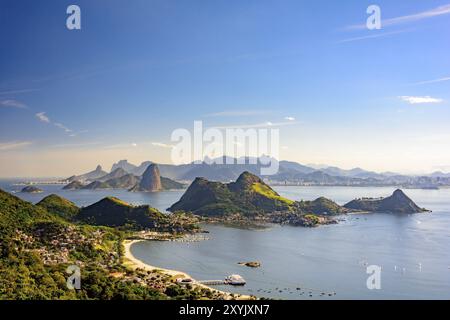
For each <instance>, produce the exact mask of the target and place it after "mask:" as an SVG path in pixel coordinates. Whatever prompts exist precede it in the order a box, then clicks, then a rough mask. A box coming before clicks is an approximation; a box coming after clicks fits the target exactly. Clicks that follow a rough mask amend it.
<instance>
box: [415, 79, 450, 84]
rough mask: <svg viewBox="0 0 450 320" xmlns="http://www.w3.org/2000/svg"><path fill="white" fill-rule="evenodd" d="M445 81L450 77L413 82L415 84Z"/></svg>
mask: <svg viewBox="0 0 450 320" xmlns="http://www.w3.org/2000/svg"><path fill="white" fill-rule="evenodd" d="M444 81H450V77H445V78H439V79H434V80H428V81H420V82H416V83H413V85H421V84H430V83H438V82H444Z"/></svg>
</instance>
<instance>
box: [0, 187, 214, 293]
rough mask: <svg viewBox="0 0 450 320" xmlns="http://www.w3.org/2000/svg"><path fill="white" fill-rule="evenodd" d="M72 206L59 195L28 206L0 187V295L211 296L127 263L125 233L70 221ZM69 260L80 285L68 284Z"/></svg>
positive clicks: (73, 209)
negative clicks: (76, 268)
mask: <svg viewBox="0 0 450 320" xmlns="http://www.w3.org/2000/svg"><path fill="white" fill-rule="evenodd" d="M111 201H114V203H115V204H116V205H118V206H128V204H126V203H123V202H121V201H120V200H118V199H111ZM76 209H77V208H76V206H75V205H74V204H73V203H71V202H70V201H68V200H66V199H63V198H61V197H58V196H49V197H47V198H45V199H43V200H42V201H41V202H40V203H39V205H33V204H31V203H29V202H26V201H23V200H21V199H19V198H17V197H15V196H13V195H11V194H8V193H6V192H4V191H2V190H0V274H1V276H0V300H3V299H181V298H184V299H189V298H192V299H199V298H208V297H211V298H214V297H215V295H216V294H215V293H213V292H212V291H210V290H206V289H201V288H193V287H183V286H181V285H179V284H177V283H174V281H173V279H171V278H170V276H167V275H164V274H160V273H158V272H153V271H152V272H150V271H143V270H131V269H129V268H127V267H126V266H125V265H124V264H123V259H124V258H123V246H122V241H123V239H124V237H126V236H127V233H126V232H125V231H119V230H116V229H112V228H109V227H101V226H91V225H87V224H80V223H74V222H71V221H70V220H73V219H74V218H75V217H76V215H75V214H76V211H77V210H76ZM139 210H144V209H139ZM154 214H155V215H158V213H154ZM70 265H77V266H79V267H80V269H81V289H80V290H71V289H68V288H67V283H66V281H67V277H68V276H69V274H68V273H66V268H67V267H68V266H70Z"/></svg>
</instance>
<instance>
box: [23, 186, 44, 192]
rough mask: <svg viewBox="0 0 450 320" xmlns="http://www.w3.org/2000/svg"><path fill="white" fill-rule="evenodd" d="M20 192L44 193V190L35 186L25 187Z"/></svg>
mask: <svg viewBox="0 0 450 320" xmlns="http://www.w3.org/2000/svg"><path fill="white" fill-rule="evenodd" d="M20 192H24V193H42V192H44V190H42V189H40V188H38V187H35V186H26V187H24V188H23V189H22V190H21V191H20Z"/></svg>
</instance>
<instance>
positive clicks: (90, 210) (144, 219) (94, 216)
mask: <svg viewBox="0 0 450 320" xmlns="http://www.w3.org/2000/svg"><path fill="white" fill-rule="evenodd" d="M76 219H78V220H81V221H84V222H86V223H88V224H92V225H102V226H110V227H127V228H132V229H142V228H157V227H158V226H161V225H164V224H167V223H168V222H169V218H168V217H167V216H166V215H164V214H163V213H161V212H159V211H158V210H157V209H154V208H151V207H150V206H137V207H135V206H132V205H130V204H129V203H126V202H124V201H122V200H120V199H117V198H114V197H108V198H104V199H102V200H100V201H99V202H97V203H94V204H92V205H90V206H88V207H86V208H83V209H81V211H80V213H79V214H78V215H77V216H76Z"/></svg>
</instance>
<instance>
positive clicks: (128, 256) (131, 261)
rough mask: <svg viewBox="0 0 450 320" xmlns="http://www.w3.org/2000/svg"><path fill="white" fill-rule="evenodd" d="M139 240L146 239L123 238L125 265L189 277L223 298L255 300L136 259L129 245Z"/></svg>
mask: <svg viewBox="0 0 450 320" xmlns="http://www.w3.org/2000/svg"><path fill="white" fill-rule="evenodd" d="M140 241H146V240H125V241H124V242H123V246H124V248H125V254H124V258H125V259H124V264H125V266H127V267H129V268H132V269H138V268H139V269H143V270H149V271H151V270H159V271H160V272H162V273H165V274H167V275H170V276H172V277H175V278H190V279H192V280H193V285H196V286H199V287H202V288H206V289H209V290H212V291H215V292H218V293H221V294H223V295H224V300H233V299H234V300H255V299H256V298H255V297H253V296H248V295H240V294H234V296H232V294H231V293H230V292H226V291H221V290H217V289H214V288H211V287H208V286H206V285H204V284H201V283H199V282H198V281H196V280H195V279H194V278H192V277H191V276H190V275H189V274H187V273H185V272H182V271H178V270H170V269H164V268H160V267H155V266H152V265H149V264H147V263H144V262H143V261H141V260H139V259H136V257H134V256H133V254H132V253H131V246H132V245H133V244H134V243H136V242H140Z"/></svg>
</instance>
